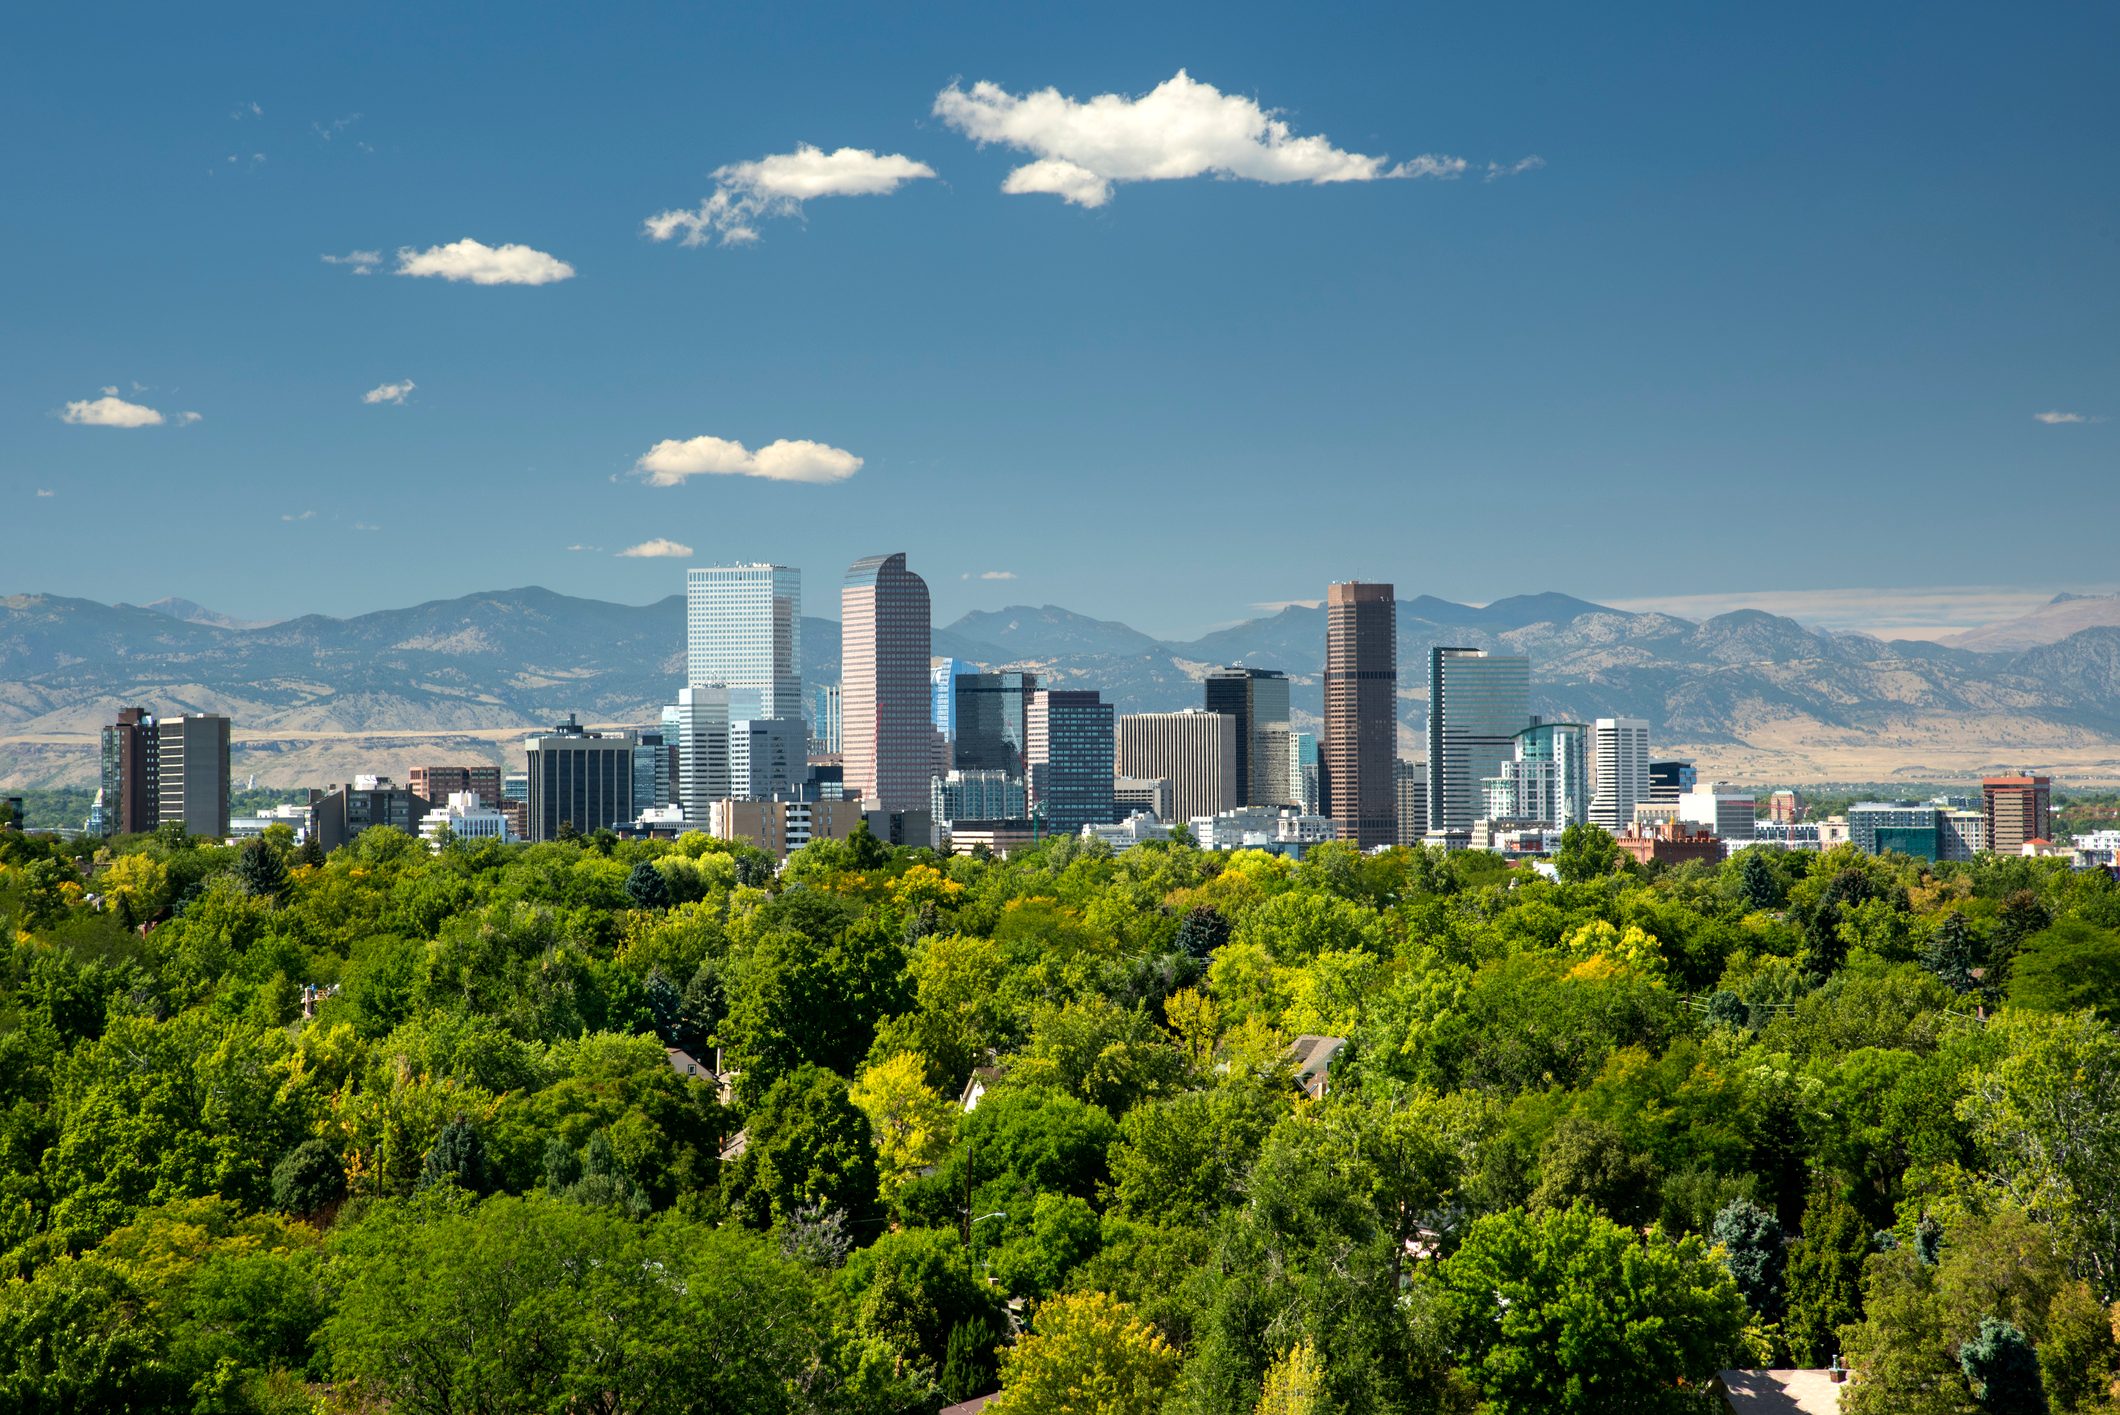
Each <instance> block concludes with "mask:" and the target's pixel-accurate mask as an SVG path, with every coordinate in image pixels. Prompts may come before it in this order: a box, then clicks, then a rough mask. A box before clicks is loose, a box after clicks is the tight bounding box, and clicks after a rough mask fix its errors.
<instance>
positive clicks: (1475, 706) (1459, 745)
mask: <svg viewBox="0 0 2120 1415" xmlns="http://www.w3.org/2000/svg"><path fill="white" fill-rule="evenodd" d="M1530 722H1531V660H1530V659H1528V658H1519V657H1512V656H1510V655H1507V654H1490V653H1488V652H1487V651H1486V650H1484V649H1472V648H1449V647H1445V646H1443V645H1440V644H1438V645H1435V646H1434V647H1431V648H1430V649H1429V650H1428V830H1429V833H1430V834H1435V833H1437V832H1441V831H1460V830H1470V829H1472V823H1473V822H1474V821H1475V820H1478V819H1479V817H1480V814H1481V812H1482V809H1483V803H1482V802H1481V800H1480V782H1481V781H1482V780H1484V779H1485V778H1487V777H1490V776H1494V775H1496V774H1497V773H1498V772H1499V770H1500V768H1501V765H1502V763H1503V762H1505V761H1510V760H1513V759H1514V757H1515V754H1516V734H1517V733H1519V732H1521V731H1523V730H1524V728H1525V727H1527V726H1529V725H1530Z"/></svg>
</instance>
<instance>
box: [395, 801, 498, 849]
mask: <svg viewBox="0 0 2120 1415" xmlns="http://www.w3.org/2000/svg"><path fill="white" fill-rule="evenodd" d="M419 832H420V839H422V840H424V841H426V842H427V848H428V849H430V850H439V849H441V848H442V838H443V835H444V833H445V832H446V833H447V835H448V837H449V838H450V839H452V840H461V841H464V842H465V843H466V844H471V845H481V844H485V843H487V842H489V841H491V842H494V843H496V844H503V845H505V844H506V843H508V842H509V841H511V840H513V839H514V838H515V835H514V832H512V831H511V830H509V828H508V817H507V816H506V815H504V814H502V813H501V812H500V811H498V810H496V809H495V808H493V807H492V806H489V805H487V804H486V803H485V801H484V800H483V799H481V798H480V796H479V794H478V792H476V791H452V792H450V793H449V795H448V797H447V798H445V799H444V800H443V802H442V803H441V804H440V805H438V806H435V807H434V808H432V809H431V810H429V811H428V812H427V814H425V815H424V816H421V817H420V823H419Z"/></svg>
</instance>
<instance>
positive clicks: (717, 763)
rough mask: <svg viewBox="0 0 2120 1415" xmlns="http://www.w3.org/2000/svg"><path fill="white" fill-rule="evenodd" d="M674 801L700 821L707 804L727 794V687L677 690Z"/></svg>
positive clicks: (666, 717)
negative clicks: (675, 783) (676, 795)
mask: <svg viewBox="0 0 2120 1415" xmlns="http://www.w3.org/2000/svg"><path fill="white" fill-rule="evenodd" d="M672 712H674V713H675V714H676V716H677V787H678V797H677V799H678V801H679V802H680V803H681V804H682V805H683V806H684V808H685V818H686V819H687V820H690V821H695V822H696V821H704V820H705V819H706V818H707V806H708V804H709V803H710V802H713V801H719V800H722V799H723V798H725V797H727V796H728V795H729V690H728V689H727V688H724V687H722V686H721V685H719V684H694V685H693V686H691V687H689V688H679V689H678V690H677V706H676V707H675V708H672V709H668V710H666V711H665V712H664V714H663V717H664V721H666V722H667V721H668V720H669V717H670V714H671V713H672Z"/></svg>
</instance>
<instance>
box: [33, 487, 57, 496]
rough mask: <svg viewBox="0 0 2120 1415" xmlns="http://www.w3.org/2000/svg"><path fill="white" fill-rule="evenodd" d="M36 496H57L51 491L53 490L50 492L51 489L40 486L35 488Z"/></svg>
mask: <svg viewBox="0 0 2120 1415" xmlns="http://www.w3.org/2000/svg"><path fill="white" fill-rule="evenodd" d="M37 495H39V496H57V495H58V493H57V492H55V491H53V490H51V489H50V488H49V487H42V486H40V487H38V488H37Z"/></svg>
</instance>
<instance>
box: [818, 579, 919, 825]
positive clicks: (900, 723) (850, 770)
mask: <svg viewBox="0 0 2120 1415" xmlns="http://www.w3.org/2000/svg"><path fill="white" fill-rule="evenodd" d="M839 661H840V669H839V694H840V704H841V711H842V716H843V721H842V723H841V729H840V731H841V736H842V738H843V739H844V742H845V750H844V752H843V753H842V755H843V757H844V759H845V767H846V789H847V790H848V791H859V792H860V793H861V804H862V808H863V809H864V810H878V809H881V810H886V811H920V810H925V809H927V805H928V781H929V779H930V778H931V777H932V776H933V775H934V771H935V721H934V717H933V714H932V703H933V698H932V697H931V696H930V688H931V683H930V680H929V678H928V590H927V581H925V580H923V579H921V578H920V577H919V576H918V575H916V574H914V573H913V572H912V571H911V570H908V569H907V568H906V567H905V555H904V554H903V553H902V552H901V553H900V554H897V555H871V556H869V557H868V558H866V559H864V560H857V561H855V562H854V563H853V565H852V566H850V567H849V568H848V570H847V573H846V579H845V581H844V582H842V583H841V585H840V587H839Z"/></svg>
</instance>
